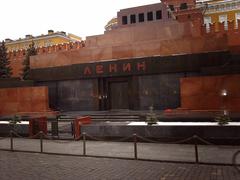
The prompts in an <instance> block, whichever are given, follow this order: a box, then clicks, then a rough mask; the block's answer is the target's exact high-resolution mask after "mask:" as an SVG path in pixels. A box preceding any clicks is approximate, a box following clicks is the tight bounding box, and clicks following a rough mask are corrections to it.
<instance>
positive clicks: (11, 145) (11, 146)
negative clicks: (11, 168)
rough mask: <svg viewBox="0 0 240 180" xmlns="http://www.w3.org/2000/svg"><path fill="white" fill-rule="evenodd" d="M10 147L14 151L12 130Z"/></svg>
mask: <svg viewBox="0 0 240 180" xmlns="http://www.w3.org/2000/svg"><path fill="white" fill-rule="evenodd" d="M10 149H11V151H13V132H12V130H10Z"/></svg>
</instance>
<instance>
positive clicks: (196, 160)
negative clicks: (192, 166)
mask: <svg viewBox="0 0 240 180" xmlns="http://www.w3.org/2000/svg"><path fill="white" fill-rule="evenodd" d="M193 138H194V149H195V162H196V163H197V164H198V163H199V160H198V144H197V136H196V135H194V136H193Z"/></svg>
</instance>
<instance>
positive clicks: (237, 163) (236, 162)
mask: <svg viewBox="0 0 240 180" xmlns="http://www.w3.org/2000/svg"><path fill="white" fill-rule="evenodd" d="M232 164H233V166H234V167H235V169H237V170H238V172H239V173H240V150H238V151H236V152H235V153H234V155H233V157H232Z"/></svg>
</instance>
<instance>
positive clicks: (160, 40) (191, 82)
mask: <svg viewBox="0 0 240 180" xmlns="http://www.w3.org/2000/svg"><path fill="white" fill-rule="evenodd" d="M169 2H170V1H169ZM174 3H178V1H174ZM191 3H192V4H191ZM160 4H161V3H158V4H154V5H151V6H145V7H135V8H132V9H131V8H130V9H126V12H128V13H130V14H131V12H135V13H139V11H138V9H140V10H141V11H146V12H148V8H152V9H153V11H154V12H155V11H156V10H157V9H156V7H161V8H166V6H165V4H161V6H160ZM190 5H191V6H189V7H191V8H190V9H189V10H182V11H179V12H178V11H176V12H173V16H172V17H169V16H168V11H166V9H165V10H164V9H161V10H158V11H159V12H160V11H161V12H162V13H163V14H162V18H159V19H154V18H153V19H152V20H151V21H145V22H143V23H135V21H134V17H135V16H133V15H130V17H131V18H130V20H131V22H132V23H130V24H127V25H126V26H124V25H119V26H118V27H115V28H113V29H111V30H110V31H105V32H104V34H102V35H96V36H89V37H87V38H86V40H85V41H84V42H79V43H75V44H64V45H57V46H52V47H46V48H38V54H37V55H35V56H32V57H31V59H30V66H31V72H30V77H31V80H32V81H34V86H35V87H36V88H37V87H38V86H41V87H42V86H43V87H47V89H48V91H46V93H48V97H49V98H48V100H47V101H49V107H50V108H51V109H53V110H62V111H75V110H76V111H86V110H90V111H95V110H110V109H131V110H146V109H148V108H149V106H154V108H155V109H158V110H164V109H176V108H180V109H187V110H221V109H222V108H227V110H229V111H239V109H240V97H239V95H238V92H240V86H239V85H237V84H236V82H238V81H239V80H240V76H239V73H240V72H239V71H240V70H239V69H240V61H239V57H240V55H239V53H240V27H239V26H238V27H236V26H235V22H227V24H228V25H227V29H226V23H214V24H211V25H210V29H208V28H207V27H206V25H204V24H203V17H202V12H201V9H194V8H193V7H194V2H192V1H191V2H190ZM120 12H121V13H118V23H119V22H121V19H122V20H123V19H124V18H123V16H124V17H129V16H127V15H126V14H124V12H125V11H124V10H121V11H120ZM164 13H165V14H164ZM178 13H180V14H179V16H178ZM141 14H142V13H141ZM125 15H126V16H125ZM150 15H151V14H150ZM146 17H147V18H148V16H146ZM150 17H151V16H150ZM173 17H174V18H173ZM238 24H240V22H239V20H238ZM22 54H23V52H21V51H18V53H17V54H16V57H19V58H20V59H21V57H22ZM9 56H10V57H12V56H13V54H11V53H9ZM10 59H12V58H10ZM16 60H17V58H16ZM12 64H14V65H13V67H14V69H15V73H14V74H15V75H17V74H18V73H19V70H20V66H21V65H20V62H19V64H17V63H16V62H14V61H12ZM223 90H224V91H226V92H227V97H224V98H223V97H222V96H221V92H222V91H223ZM25 111H31V110H30V109H29V110H28V109H27V108H26V109H25ZM0 112H1V111H0ZM2 113H3V111H2Z"/></svg>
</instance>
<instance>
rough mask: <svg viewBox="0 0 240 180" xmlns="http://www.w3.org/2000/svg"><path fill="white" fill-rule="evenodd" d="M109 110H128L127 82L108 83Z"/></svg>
mask: <svg viewBox="0 0 240 180" xmlns="http://www.w3.org/2000/svg"><path fill="white" fill-rule="evenodd" d="M109 91H110V92H109V96H110V97H109V98H110V109H129V102H128V99H129V98H128V82H127V81H123V82H110V84H109Z"/></svg>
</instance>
